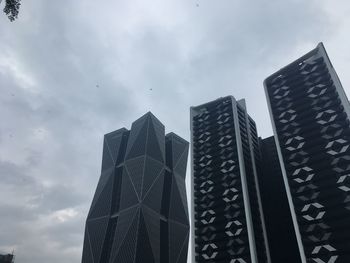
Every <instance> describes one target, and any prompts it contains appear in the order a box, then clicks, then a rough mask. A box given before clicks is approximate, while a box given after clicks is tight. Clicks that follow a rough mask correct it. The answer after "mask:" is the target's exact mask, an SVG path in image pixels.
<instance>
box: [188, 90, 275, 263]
mask: <svg viewBox="0 0 350 263" xmlns="http://www.w3.org/2000/svg"><path fill="white" fill-rule="evenodd" d="M191 142H192V143H191V151H192V238H193V240H192V241H193V242H192V257H193V260H192V262H196V263H197V262H211V263H213V262H221V263H224V262H227V263H258V262H259V263H263V262H270V256H269V251H268V244H267V240H266V232H265V227H264V218H263V213H262V209H261V200H260V194H259V188H258V181H257V178H258V174H257V173H258V171H259V169H260V154H259V145H258V137H257V132H256V126H255V123H254V121H253V120H252V119H251V118H250V117H249V115H248V114H247V111H246V106H245V102H244V100H241V101H238V102H237V101H236V100H235V99H234V98H233V97H232V96H228V97H224V98H220V99H218V100H215V101H212V102H209V103H206V104H203V105H200V106H196V107H192V108H191Z"/></svg>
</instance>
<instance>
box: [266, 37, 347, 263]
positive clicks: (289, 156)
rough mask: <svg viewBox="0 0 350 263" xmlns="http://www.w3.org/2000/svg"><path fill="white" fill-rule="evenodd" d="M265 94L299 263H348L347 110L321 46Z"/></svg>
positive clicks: (270, 83) (269, 83) (269, 84)
mask: <svg viewBox="0 0 350 263" xmlns="http://www.w3.org/2000/svg"><path fill="white" fill-rule="evenodd" d="M264 84H265V92H266V96H267V100H268V106H269V110H270V115H271V119H272V125H273V128H274V134H275V141H276V145H277V150H278V154H279V160H280V164H281V168H282V174H283V178H284V183H285V187H286V190H287V196H288V201H289V206H290V208H291V214H292V218H293V224H294V229H295V233H296V237H297V241H298V246H299V252H300V257H301V260H302V262H303V263H306V262H308V263H309V262H316V263H349V262H350V126H349V120H350V118H349V117H350V106H349V102H348V99H347V97H346V95H345V92H344V90H343V88H342V85H341V83H340V81H339V79H338V76H337V74H336V72H335V70H334V68H333V66H332V64H331V62H330V60H329V58H328V56H327V53H326V51H325V48H324V46H323V44H322V43H320V44H319V45H318V46H317V47H316V48H315V49H314V50H312V51H311V52H309V53H307V54H306V55H304V56H303V57H301V58H299V59H298V60H296V61H295V62H293V63H291V64H290V65H288V66H286V67H285V68H283V69H281V70H279V71H278V72H276V73H275V74H273V75H271V76H270V77H268V78H267V79H266V80H265V82H264Z"/></svg>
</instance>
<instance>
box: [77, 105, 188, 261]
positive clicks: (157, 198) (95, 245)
mask: <svg viewBox="0 0 350 263" xmlns="http://www.w3.org/2000/svg"><path fill="white" fill-rule="evenodd" d="M164 132H165V129H164V126H163V124H162V123H161V122H160V121H159V120H158V119H157V118H156V117H155V116H154V115H153V114H152V113H150V112H149V113H147V114H145V115H144V116H142V117H141V118H140V119H138V120H136V121H135V122H134V123H133V124H132V127H131V130H130V131H129V130H127V129H125V128H122V129H119V130H117V131H114V132H111V133H108V134H106V135H105V137H104V146H103V157H102V171H101V177H100V180H99V182H98V185H97V189H96V192H95V196H94V198H93V201H92V204H91V208H90V211H89V214H88V217H87V220H86V228H85V239H84V247H83V256H82V262H83V263H90V262H91V263H107V262H109V263H129V262H132V263H141V262H142V263H144V262H147V263H153V262H154V263H156V262H157V263H159V262H162V263H164V262H165V263H166V262H169V263H186V262H187V251H188V239H189V219H188V209H187V198H186V190H185V176H186V165H187V158H188V142H186V141H185V140H184V139H182V138H180V137H179V136H177V135H175V134H174V133H170V134H167V135H166V136H165V134H164Z"/></svg>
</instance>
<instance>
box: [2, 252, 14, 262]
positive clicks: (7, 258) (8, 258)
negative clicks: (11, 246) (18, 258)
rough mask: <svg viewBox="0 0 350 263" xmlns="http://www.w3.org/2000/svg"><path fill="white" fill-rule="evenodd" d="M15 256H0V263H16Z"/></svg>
mask: <svg viewBox="0 0 350 263" xmlns="http://www.w3.org/2000/svg"><path fill="white" fill-rule="evenodd" d="M14 259H15V256H14V255H13V254H4V255H1V254H0V263H14Z"/></svg>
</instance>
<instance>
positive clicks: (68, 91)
mask: <svg viewBox="0 0 350 263" xmlns="http://www.w3.org/2000/svg"><path fill="white" fill-rule="evenodd" d="M3 4H4V3H1V6H0V8H1V9H2V8H3ZM349 13H350V2H349V0H337V1H334V0H307V1H306V0H283V1H281V0H255V1H251V0H152V1H144V0H143V1H142V0H113V1H112V0H102V1H92V0H74V1H47V0H31V1H27V0H23V1H22V6H21V10H20V14H19V19H18V20H17V21H15V22H13V23H11V22H9V20H8V19H7V18H6V16H5V15H4V14H2V13H1V14H0V120H1V124H0V252H3V253H5V252H11V251H12V250H15V254H16V263H24V262H25V263H34V262H35V263H37V262H51V263H76V262H80V261H81V253H82V244H83V233H84V227H85V220H86V216H87V212H88V209H89V206H90V204H91V201H92V197H93V194H94V191H95V188H96V185H97V182H98V179H99V174H100V168H101V158H102V146H103V144H102V143H103V135H104V134H106V133H108V132H111V131H113V130H116V129H119V128H121V127H126V128H130V125H131V123H132V122H133V121H134V120H136V119H137V118H139V117H140V116H141V115H143V114H144V113H146V112H147V111H152V112H153V113H154V114H155V115H156V116H157V117H158V118H159V119H160V121H161V122H162V123H163V124H164V125H165V127H166V131H167V132H170V131H172V132H175V133H177V134H178V135H180V136H182V137H183V138H185V139H187V140H189V135H190V128H189V107H190V106H195V105H198V104H202V103H205V102H208V101H210V100H214V99H216V98H218V97H222V96H226V95H233V96H234V97H235V98H236V99H241V98H245V99H246V103H247V108H248V112H249V114H250V115H251V116H252V118H253V119H254V120H255V121H256V123H257V128H258V133H259V135H260V136H262V137H267V136H270V135H272V129H271V123H270V118H269V113H268V110H267V105H266V100H265V94H264V90H263V80H264V79H265V78H266V77H268V76H269V75H270V74H272V73H274V72H275V71H277V70H278V69H280V68H281V67H283V66H285V65H286V64H289V63H290V62H292V61H293V60H295V59H297V58H298V57H300V56H301V55H303V54H304V53H306V52H308V51H309V50H311V49H313V48H315V47H316V45H317V44H318V43H319V42H321V41H322V42H323V43H324V44H325V47H326V49H327V51H328V54H329V56H330V59H331V60H332V63H333V66H334V67H335V69H336V71H337V73H338V75H339V77H340V79H341V81H342V84H343V86H344V89H345V91H346V93H347V94H349V92H350V75H349V74H346V73H348V71H349V68H350V51H349V47H350V16H349ZM189 179H190V173H189V171H188V173H187V186H189ZM187 191H188V195H189V188H188V189H187ZM189 262H190V260H189Z"/></svg>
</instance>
